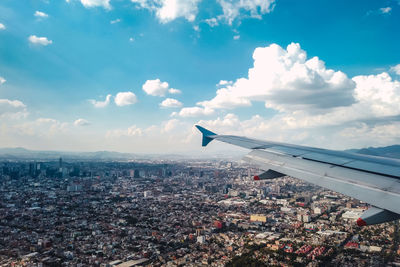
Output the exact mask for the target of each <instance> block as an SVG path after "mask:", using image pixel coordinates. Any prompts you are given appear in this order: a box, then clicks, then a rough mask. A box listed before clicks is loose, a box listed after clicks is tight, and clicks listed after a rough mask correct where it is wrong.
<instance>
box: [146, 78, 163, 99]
mask: <svg viewBox="0 0 400 267" xmlns="http://www.w3.org/2000/svg"><path fill="white" fill-rule="evenodd" d="M168 87H169V85H168V83H167V82H161V81H160V79H156V80H147V81H146V82H145V83H144V84H143V86H142V89H143V91H145V92H146V94H148V95H152V96H165V94H166V92H167V91H168Z"/></svg>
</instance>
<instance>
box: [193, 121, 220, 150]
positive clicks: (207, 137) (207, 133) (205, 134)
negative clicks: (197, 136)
mask: <svg viewBox="0 0 400 267" xmlns="http://www.w3.org/2000/svg"><path fill="white" fill-rule="evenodd" d="M195 126H196V128H197V129H199V131H200V132H201V133H202V134H203V140H202V142H201V145H202V146H206V145H208V143H210V142H211V141H212V140H213V139H214V138H212V137H210V136H214V135H217V134H216V133H213V132H211V131H209V130H207V129H206V128H203V127H201V126H200V125H195Z"/></svg>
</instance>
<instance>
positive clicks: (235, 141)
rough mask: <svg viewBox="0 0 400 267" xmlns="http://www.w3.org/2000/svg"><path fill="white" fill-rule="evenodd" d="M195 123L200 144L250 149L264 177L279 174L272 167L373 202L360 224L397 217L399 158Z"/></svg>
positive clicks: (399, 207)
mask: <svg viewBox="0 0 400 267" xmlns="http://www.w3.org/2000/svg"><path fill="white" fill-rule="evenodd" d="M196 127H197V128H198V129H199V130H200V132H201V133H202V134H203V142H202V145H203V146H207V145H208V144H209V143H210V142H211V141H212V140H218V141H221V142H225V143H229V144H232V145H236V146H240V147H244V148H248V149H251V150H252V151H251V152H250V153H249V154H248V155H246V156H245V157H244V160H246V161H248V162H251V163H253V164H256V165H258V166H259V167H260V168H261V169H263V170H266V171H267V172H268V171H269V175H267V174H265V175H264V176H265V177H272V178H274V177H279V175H276V174H274V175H272V176H271V171H273V172H275V173H280V174H285V175H288V176H292V177H295V178H298V179H301V180H304V181H307V182H310V183H313V184H316V185H319V186H322V187H325V188H327V189H330V190H333V191H336V192H339V193H342V194H344V195H347V196H350V197H353V198H356V199H359V200H362V201H364V202H367V203H369V204H371V205H373V206H374V207H373V208H371V209H369V210H368V211H366V212H365V213H364V214H363V215H362V216H361V218H360V219H359V220H358V221H357V224H358V225H360V226H363V225H369V224H376V223H382V222H387V221H392V220H396V219H399V218H400V161H398V160H395V159H388V158H382V157H372V156H366V155H358V154H352V153H346V152H341V151H334V150H327V149H320V148H313V147H306V146H297V145H291V144H285V143H279V142H269V141H261V140H256V139H251V138H247V137H240V136H232V135H218V134H216V133H213V132H211V131H209V130H207V129H205V128H203V127H201V126H199V125H196ZM257 177H258V176H257ZM260 177H261V175H260ZM258 178H259V177H258ZM266 179H271V178H266Z"/></svg>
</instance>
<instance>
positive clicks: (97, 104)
mask: <svg viewBox="0 0 400 267" xmlns="http://www.w3.org/2000/svg"><path fill="white" fill-rule="evenodd" d="M111 97H112V96H111V95H110V94H109V95H107V96H106V99H105V100H104V101H96V100H94V99H89V102H90V103H92V104H93V106H94V107H96V108H104V107H107V106H108V104H110V100H111Z"/></svg>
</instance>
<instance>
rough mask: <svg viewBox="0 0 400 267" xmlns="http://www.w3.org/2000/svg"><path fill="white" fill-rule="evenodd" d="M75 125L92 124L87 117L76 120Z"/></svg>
mask: <svg viewBox="0 0 400 267" xmlns="http://www.w3.org/2000/svg"><path fill="white" fill-rule="evenodd" d="M74 125H75V126H88V125H90V122H89V121H87V120H85V119H77V120H76V121H74Z"/></svg>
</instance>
